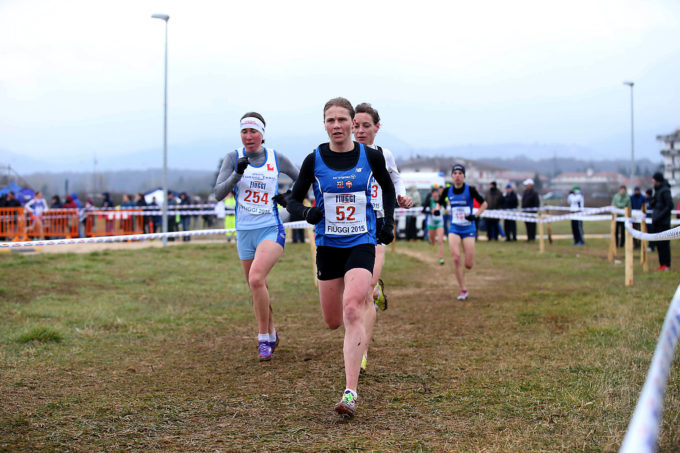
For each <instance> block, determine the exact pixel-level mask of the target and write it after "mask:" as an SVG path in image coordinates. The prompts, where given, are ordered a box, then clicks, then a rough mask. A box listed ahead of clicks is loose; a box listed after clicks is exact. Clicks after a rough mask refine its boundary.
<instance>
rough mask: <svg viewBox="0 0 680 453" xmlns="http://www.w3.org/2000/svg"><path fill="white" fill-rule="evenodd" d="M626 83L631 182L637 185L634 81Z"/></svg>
mask: <svg viewBox="0 0 680 453" xmlns="http://www.w3.org/2000/svg"><path fill="white" fill-rule="evenodd" d="M623 84H624V85H628V86H629V87H630V184H631V185H632V186H634V185H635V183H634V182H633V177H634V176H635V128H634V123H633V86H634V85H635V83H633V82H628V81H626V82H623Z"/></svg>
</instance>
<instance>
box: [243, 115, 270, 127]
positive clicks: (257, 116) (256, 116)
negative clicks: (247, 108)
mask: <svg viewBox="0 0 680 453" xmlns="http://www.w3.org/2000/svg"><path fill="white" fill-rule="evenodd" d="M249 117H250V118H257V119H258V120H260V121H262V124H264V125H265V126H266V125H267V123H266V122H265V121H264V117H263V116H262V115H260V114H259V113H257V112H248V113H246V114H244V115H243V116H242V117H241V119H243V118H249Z"/></svg>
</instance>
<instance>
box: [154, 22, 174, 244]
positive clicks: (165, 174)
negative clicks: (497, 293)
mask: <svg viewBox="0 0 680 453" xmlns="http://www.w3.org/2000/svg"><path fill="white" fill-rule="evenodd" d="M151 18H152V19H160V20H162V21H164V22H165V71H164V72H165V74H164V78H163V233H167V232H168V19H170V16H168V15H167V14H152V15H151ZM166 245H168V238H167V237H166V236H163V247H165V246H166Z"/></svg>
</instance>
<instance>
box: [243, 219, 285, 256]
mask: <svg viewBox="0 0 680 453" xmlns="http://www.w3.org/2000/svg"><path fill="white" fill-rule="evenodd" d="M237 233H238V234H237V235H236V248H237V249H238V257H239V259H241V260H243V261H246V260H252V259H253V258H255V250H256V249H257V246H258V245H260V242H262V241H274V242H276V243H277V244H279V245H280V246H281V247H285V246H286V230H285V229H284V228H283V225H281V224H280V223H279V224H278V225H271V226H268V227H264V228H257V229H255V230H238V231H237Z"/></svg>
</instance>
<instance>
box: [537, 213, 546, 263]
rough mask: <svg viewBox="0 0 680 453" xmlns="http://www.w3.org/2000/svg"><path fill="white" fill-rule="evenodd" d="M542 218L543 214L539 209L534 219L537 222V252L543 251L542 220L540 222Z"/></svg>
mask: <svg viewBox="0 0 680 453" xmlns="http://www.w3.org/2000/svg"><path fill="white" fill-rule="evenodd" d="M542 218H543V216H542V215H541V212H540V211H539V212H538V214H537V215H536V220H537V223H538V253H543V252H545V242H544V241H543V222H541V219H542Z"/></svg>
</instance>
